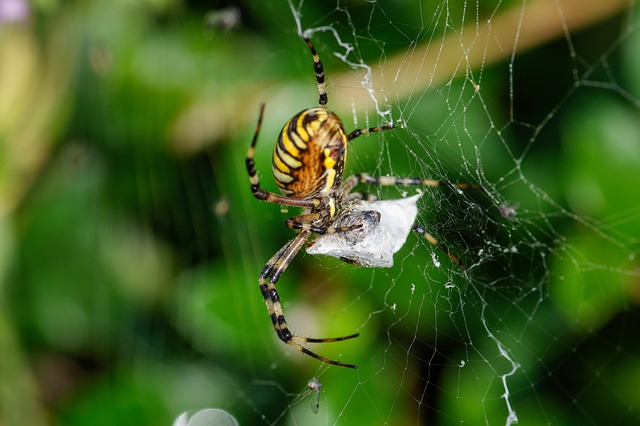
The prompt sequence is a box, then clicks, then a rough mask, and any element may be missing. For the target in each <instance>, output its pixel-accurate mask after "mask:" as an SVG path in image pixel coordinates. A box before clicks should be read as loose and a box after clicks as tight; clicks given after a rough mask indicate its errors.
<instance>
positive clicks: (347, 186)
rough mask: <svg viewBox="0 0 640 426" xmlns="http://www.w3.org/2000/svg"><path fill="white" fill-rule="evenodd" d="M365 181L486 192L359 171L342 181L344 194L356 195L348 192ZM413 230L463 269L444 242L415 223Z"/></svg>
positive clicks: (449, 184)
mask: <svg viewBox="0 0 640 426" xmlns="http://www.w3.org/2000/svg"><path fill="white" fill-rule="evenodd" d="M359 183H365V184H369V185H380V186H430V187H436V186H445V187H448V188H453V189H455V188H457V189H465V190H466V189H471V190H474V191H481V192H486V190H485V189H484V188H483V187H481V186H475V185H470V184H467V183H451V182H448V181H442V180H431V179H420V178H413V177H395V176H371V175H370V174H368V173H359V174H355V175H351V176H349V177H348V178H347V179H345V181H344V183H343V186H342V187H343V190H344V191H345V193H344V196H345V197H347V198H349V197H351V196H352V195H356V194H358V193H353V194H352V193H349V192H350V191H351V190H352V189H353V188H354V187H355V186H356V185H357V184H359ZM358 197H359V195H356V198H355V199H359V198H358ZM412 228H413V230H414V231H416V232H417V233H418V234H420V235H422V236H423V237H424V238H425V239H426V240H427V241H429V242H430V243H431V244H433V245H434V246H436V247H438V248H439V249H440V250H442V251H444V252H445V253H446V254H447V256H449V258H450V259H451V260H453V261H454V262H455V263H456V264H457V265H458V266H460V267H461V268H462V269H464V265H463V264H462V263H461V262H460V259H458V257H457V256H456V255H454V254H453V253H452V252H451V250H449V249H448V248H447V246H445V245H444V244H442V243H441V242H439V241H438V239H437V238H435V237H434V236H433V235H431V234H429V233H428V232H427V231H426V230H425V229H424V228H422V227H420V225H418V224H417V223H414V224H413V226H412Z"/></svg>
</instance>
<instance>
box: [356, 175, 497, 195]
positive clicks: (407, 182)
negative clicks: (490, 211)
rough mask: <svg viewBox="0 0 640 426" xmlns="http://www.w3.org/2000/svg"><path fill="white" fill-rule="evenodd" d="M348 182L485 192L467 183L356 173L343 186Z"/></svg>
mask: <svg viewBox="0 0 640 426" xmlns="http://www.w3.org/2000/svg"><path fill="white" fill-rule="evenodd" d="M347 182H349V183H350V184H351V185H352V188H353V186H355V185H357V184H358V183H366V184H369V185H380V186H431V187H436V186H445V187H447V188H452V189H455V188H458V189H471V190H474V191H481V192H486V189H484V188H483V187H481V186H476V185H470V184H468V183H452V182H448V181H446V180H432V179H421V178H414V177H395V176H371V175H370V174H368V173H358V174H355V175H352V176H349V178H347V179H346V180H345V185H346V184H347Z"/></svg>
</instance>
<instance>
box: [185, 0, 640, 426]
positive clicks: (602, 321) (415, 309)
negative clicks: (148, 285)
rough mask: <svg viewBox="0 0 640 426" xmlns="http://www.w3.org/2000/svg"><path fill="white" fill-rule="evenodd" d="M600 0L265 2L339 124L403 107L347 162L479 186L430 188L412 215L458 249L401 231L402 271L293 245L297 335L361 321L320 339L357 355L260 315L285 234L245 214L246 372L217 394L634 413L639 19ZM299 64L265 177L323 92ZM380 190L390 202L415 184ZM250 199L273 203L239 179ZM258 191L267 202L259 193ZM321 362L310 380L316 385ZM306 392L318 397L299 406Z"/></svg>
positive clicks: (402, 411) (306, 417)
mask: <svg viewBox="0 0 640 426" xmlns="http://www.w3.org/2000/svg"><path fill="white" fill-rule="evenodd" d="M601 3H605V2H599V1H588V2H576V1H569V0H566V1H565V0H563V1H560V0H557V1H551V0H549V1H545V0H538V1H524V0H518V1H509V2H507V1H503V2H501V1H495V2H482V3H481V2H474V1H464V2H450V1H447V0H443V1H439V2H428V3H427V2H420V1H415V0H414V1H408V2H346V3H345V2H340V1H338V2H337V4H335V5H331V6H326V5H316V4H311V2H304V1H294V0H292V1H291V2H290V3H289V5H288V6H289V14H288V15H286V14H282V11H286V10H287V9H286V8H281V7H279V6H275V5H261V6H260V7H261V8H265V13H266V14H267V15H268V16H275V15H276V14H278V13H279V18H278V19H279V22H280V23H281V26H282V29H283V32H284V33H285V34H286V35H287V37H289V38H290V39H291V40H292V41H291V44H290V46H293V47H292V48H291V49H287V52H286V58H287V60H288V61H290V62H289V64H294V65H292V67H294V68H295V69H296V71H299V72H300V74H302V75H307V74H308V75H309V76H312V74H311V65H310V64H311V62H310V56H309V54H308V52H307V51H305V49H306V46H304V43H302V42H301V41H300V40H299V37H298V34H300V33H301V32H303V31H305V32H306V34H307V35H309V36H310V38H312V40H313V42H314V44H315V47H316V49H317V50H318V52H319V54H320V56H321V58H322V60H323V62H324V63H325V71H326V74H327V84H328V93H329V104H328V107H329V108H330V109H331V110H333V111H335V112H336V113H338V114H339V115H340V116H341V117H342V120H343V122H344V124H345V128H346V129H347V131H350V130H352V129H355V128H360V127H367V126H373V125H378V124H389V123H394V124H396V125H397V126H398V129H397V130H395V131H393V132H385V133H384V134H379V135H371V136H368V137H363V138H358V139H357V140H355V141H353V142H352V143H351V145H350V147H349V149H350V151H349V158H348V160H347V170H346V173H345V175H348V174H349V173H356V172H363V171H366V172H369V173H371V174H372V175H378V176H385V175H393V176H416V177H423V178H429V179H436V180H446V181H450V182H463V183H471V184H474V185H480V186H482V187H484V188H485V189H486V193H482V192H478V191H472V190H469V191H462V190H453V189H449V188H426V189H423V191H424V192H425V195H424V196H423V197H422V198H421V200H420V202H419V203H418V207H419V210H420V212H419V215H418V221H419V222H420V224H421V225H422V226H424V227H425V229H427V230H428V232H430V233H431V234H432V235H434V236H436V237H437V238H438V239H439V240H440V241H441V242H443V243H444V244H445V245H446V246H447V247H448V248H449V249H450V250H451V251H452V252H453V253H455V254H456V255H457V256H459V258H460V259H461V263H462V265H464V266H463V267H460V266H458V265H456V264H454V263H453V262H452V261H451V260H450V259H449V258H448V257H447V256H446V254H445V253H444V252H443V251H441V250H438V249H436V248H434V247H433V246H431V245H430V244H429V243H428V242H426V241H424V240H422V239H420V238H419V237H418V236H414V235H410V236H409V239H408V241H407V243H406V244H405V246H404V248H403V249H402V250H401V251H400V252H399V253H397V254H396V255H395V265H394V266H393V267H392V268H390V269H364V268H354V267H352V266H348V265H344V264H342V263H340V262H337V261H334V260H332V259H325V258H322V257H316V256H310V255H302V254H300V255H299V258H298V259H296V261H295V262H294V264H293V265H292V266H291V268H290V269H289V270H288V271H287V272H286V273H285V274H284V275H283V277H282V279H281V280H280V283H279V288H280V289H281V290H280V291H281V296H282V297H283V299H284V309H285V312H286V314H287V318H288V320H289V322H290V324H291V326H292V328H293V329H294V330H295V331H296V332H297V333H298V334H301V335H305V336H314V337H324V336H340V335H347V334H351V333H354V332H359V333H360V334H361V336H360V337H359V338H358V339H356V340H354V341H349V342H342V343H331V344H325V345H320V346H317V347H314V348H313V349H314V350H316V351H317V352H318V353H320V354H322V355H324V356H327V357H329V358H332V359H339V360H340V361H343V362H348V363H355V364H358V365H359V366H360V368H359V369H358V370H357V371H351V370H347V369H341V368H338V367H332V366H327V365H323V364H320V363H319V362H317V361H316V360H313V359H310V358H309V357H303V356H301V355H300V354H298V353H297V352H295V351H293V350H291V348H288V347H286V345H283V344H281V343H280V342H278V341H277V339H276V338H275V336H274V335H273V333H271V334H269V333H268V332H267V330H268V329H269V327H270V324H269V321H268V317H267V315H266V311H265V309H264V306H263V303H262V300H261V299H260V297H259V292H258V288H257V274H258V271H259V270H260V267H261V266H262V264H263V263H264V262H266V260H267V259H268V258H269V257H270V256H271V255H272V253H273V252H275V250H276V249H277V248H278V247H279V246H280V245H281V244H284V242H285V241H286V238H288V237H290V231H288V230H284V231H283V232H282V234H277V235H278V237H277V239H278V241H276V242H274V245H273V247H271V246H269V248H268V249H267V248H266V246H265V248H255V247H256V246H255V245H256V244H258V243H259V241H261V240H263V239H264V238H269V236H274V235H276V233H275V232H276V231H271V230H267V229H264V228H261V226H263V225H260V224H254V225H251V224H249V225H248V230H247V233H246V234H244V235H241V236H239V240H240V241H242V240H243V239H244V240H245V242H244V243H242V242H241V243H240V244H241V245H242V244H244V251H243V252H244V253H245V256H246V259H245V263H244V264H243V267H242V273H241V275H242V278H243V279H246V281H247V283H248V284H247V287H246V288H240V289H234V290H232V292H233V293H234V295H233V297H234V299H235V300H238V301H240V300H245V302H244V303H245V304H244V305H242V306H241V307H237V308H235V309H236V312H235V314H237V315H238V316H240V317H242V318H243V321H245V325H246V326H250V327H251V329H252V330H253V332H252V333H251V335H250V336H246V337H244V338H243V342H242V344H240V345H237V346H236V347H235V349H236V350H237V351H238V352H240V353H243V354H245V355H243V357H245V359H246V364H248V365H249V366H250V367H249V376H250V379H251V380H249V381H248V382H244V383H243V382H242V379H237V376H238V375H233V374H231V375H230V377H229V381H231V382H234V383H235V385H234V387H235V388H236V389H237V392H238V393H237V397H236V398H235V399H232V400H229V399H227V400H226V403H227V406H226V407H224V408H226V409H228V410H229V411H230V412H232V413H233V414H234V415H235V416H236V417H237V418H239V419H240V421H241V423H242V422H243V420H244V422H245V423H264V424H274V423H277V424H397V425H401V424H402V425H404V424H491V425H493V424H507V425H509V424H514V423H519V424H602V423H604V422H607V423H612V424H629V423H632V422H634V421H635V422H638V420H639V419H640V400H639V399H638V396H637V383H638V378H640V369H639V366H640V363H639V362H638V361H639V356H638V352H637V349H638V348H637V346H638V343H637V342H638V339H637V337H634V335H635V336H637V331H635V330H636V327H637V325H638V323H639V322H640V315H639V314H640V311H639V309H638V306H637V305H638V294H640V293H639V287H638V283H639V277H640V272H639V269H638V260H637V258H636V253H637V251H638V235H639V234H638V232H639V231H640V209H638V200H640V191H639V190H638V189H637V185H636V182H637V178H638V177H639V176H638V175H639V172H638V170H640V167H639V166H640V143H639V142H638V141H640V126H639V125H638V122H639V121H638V113H639V111H640V97H639V95H638V93H640V92H639V87H638V83H637V75H638V71H639V69H638V68H639V63H638V60H637V53H634V52H637V51H638V50H637V49H638V45H639V44H640V33H639V32H638V27H637V16H638V11H637V7H636V5H635V3H634V2H632V1H630V2H625V1H609V2H606V4H601ZM274 19H275V18H274ZM634 49H635V50H634ZM283 57H284V54H283ZM307 80H308V81H307ZM307 80H304V81H305V85H304V86H302V85H301V86H300V92H299V93H303V94H304V95H300V96H298V97H297V99H296V102H297V103H295V105H294V104H292V103H291V104H287V101H284V100H283V98H284V97H285V95H286V94H287V92H286V90H283V91H282V93H280V94H275V95H273V96H271V95H270V100H269V102H268V104H267V116H266V118H265V121H266V122H273V124H268V123H265V129H263V134H262V136H261V138H262V139H261V141H260V144H261V145H262V146H261V147H260V148H259V153H258V157H257V162H258V163H259V165H258V168H259V169H261V171H262V172H261V173H262V177H263V181H268V168H267V167H268V164H269V163H268V161H269V160H268V158H269V152H270V150H271V149H272V141H273V140H275V136H274V135H276V134H277V131H278V129H279V127H278V126H280V125H281V123H283V122H284V121H285V120H286V119H287V118H288V116H290V115H292V114H293V113H295V112H297V111H298V110H301V109H303V108H306V107H308V106H313V105H315V102H316V101H315V98H316V97H317V95H316V94H315V93H314V86H313V83H310V82H309V81H311V80H310V78H309V79H307ZM289 94H291V93H290V92H289ZM307 94H308V96H307ZM261 95H262V96H265V95H264V93H262V94H261ZM280 95H281V96H280ZM289 102H291V101H289ZM257 105H258V103H257V102H256V104H255V110H256V111H257ZM288 106H291V108H290V109H288V110H286V109H285V108H287V107H288ZM270 109H272V110H273V114H269V111H270ZM287 115H288V116H287ZM271 126H273V127H271ZM243 149H246V148H243ZM242 151H243V150H242V149H240V150H239V153H240V154H239V157H238V158H239V161H238V164H240V166H238V167H240V168H241V165H242V163H241V161H242V160H241V156H242V155H243V154H242ZM238 173H239V175H240V176H241V175H242V170H240V169H239V172H238ZM270 184H271V183H270V182H269V183H268V185H270ZM369 190H370V191H371V192H372V193H374V194H376V195H378V196H380V198H383V199H390V198H400V197H405V196H409V195H412V194H415V193H416V190H415V189H410V188H399V189H395V188H384V189H378V188H373V187H372V188H369ZM244 203H245V204H244V205H243V206H242V208H246V209H254V208H258V209H261V208H264V207H262V206H260V207H255V204H256V203H257V201H255V200H253V199H251V197H250V194H249V193H248V191H247V196H246V199H245V200H244ZM268 209H271V210H274V209H275V210H277V207H274V206H269V207H266V208H265V210H260V211H265V212H266V211H268ZM291 213H292V212H289V214H288V215H289V216H291ZM270 214H272V213H270ZM294 214H295V213H294ZM282 218H284V215H283V216H282ZM279 219H280V218H279V217H278V216H277V215H275V214H274V215H273V216H269V218H268V220H269V222H270V223H271V224H270V225H268V226H269V227H271V226H272V224H279V223H280V222H279ZM264 220H267V219H264ZM273 226H275V225H273ZM287 232H289V234H287ZM281 235H282V236H286V237H281ZM280 238H282V239H280ZM271 249H273V251H272V252H269V250H271ZM229 269H231V265H229ZM247 297H248V299H243V298H247ZM246 300H249V302H246ZM194 321H197V318H194ZM236 356H237V355H236ZM234 377H235V378H234ZM313 377H317V378H318V380H319V382H321V383H322V388H321V391H319V392H320V393H319V395H320V396H319V398H318V394H314V395H312V394H311V393H310V392H309V389H308V386H307V384H308V382H309V380H311V379H312V378H313ZM311 397H313V398H315V399H316V400H319V410H318V413H317V414H315V413H313V412H312V411H313V410H310V409H309V404H308V403H306V402H305V403H301V401H302V400H303V399H307V398H309V399H311Z"/></svg>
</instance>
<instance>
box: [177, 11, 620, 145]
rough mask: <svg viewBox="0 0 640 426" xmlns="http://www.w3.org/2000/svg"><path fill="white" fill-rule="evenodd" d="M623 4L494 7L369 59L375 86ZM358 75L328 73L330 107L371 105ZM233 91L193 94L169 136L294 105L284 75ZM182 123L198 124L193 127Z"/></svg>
mask: <svg viewBox="0 0 640 426" xmlns="http://www.w3.org/2000/svg"><path fill="white" fill-rule="evenodd" d="M628 7H629V1H628V0H607V1H603V0H534V1H528V2H525V3H523V4H522V6H518V7H514V8H511V9H507V10H505V11H504V12H501V13H497V14H495V15H492V16H491V17H490V18H489V19H488V20H487V21H486V22H484V23H483V22H478V23H473V24H471V25H469V26H467V27H465V28H463V29H462V30H461V31H459V32H455V33H449V35H447V36H446V37H444V38H442V39H440V40H434V39H430V40H428V41H427V42H424V43H422V44H421V45H418V46H416V47H415V48H412V49H411V50H406V51H403V52H400V53H398V54H396V55H394V56H391V57H389V58H388V60H386V61H385V62H384V63H382V64H381V65H380V66H379V67H372V72H373V75H372V78H371V81H372V84H373V90H374V93H396V94H397V96H398V97H399V98H407V97H408V96H410V95H411V94H412V93H420V92H422V91H425V90H427V89H429V88H430V87H440V86H441V85H442V84H444V83H445V82H446V81H447V80H450V79H451V78H453V77H457V76H464V75H467V74H468V73H469V71H470V70H474V69H480V68H482V67H486V66H488V65H490V64H493V63H496V62H499V61H504V60H508V58H511V57H515V56H516V55H518V54H521V53H523V52H525V51H527V50H530V49H533V48H535V47H538V46H541V45H543V44H544V43H547V42H549V41H551V40H555V39H557V38H558V37H562V36H565V37H569V36H570V34H571V33H573V32H575V31H578V30H580V29H581V28H584V27H587V26H589V25H592V24H594V23H597V22H600V21H602V20H604V19H607V18H609V17H611V16H613V15H615V14H617V13H621V12H622V11H624V10H625V9H626V8H628ZM361 77H362V76H361V75H359V74H357V73H354V72H352V71H350V70H349V71H346V72H343V73H341V74H338V75H335V74H331V73H329V77H328V78H329V84H330V85H332V86H333V87H334V88H339V91H338V90H334V93H339V96H332V97H331V103H330V107H331V109H332V110H335V111H338V112H344V111H350V110H351V108H352V104H353V103H354V102H355V103H356V104H358V105H359V104H360V103H359V102H358V100H361V99H365V104H366V105H371V102H370V101H366V99H370V94H369V91H368V88H365V87H363V86H362V81H361ZM474 83H475V82H474ZM257 84H260V82H258V83H257ZM310 90H311V89H310ZM234 93H235V94H234V96H233V97H230V98H226V99H216V100H215V102H211V101H203V100H198V101H196V102H195V103H194V104H193V105H192V106H191V107H190V108H189V109H187V110H186V111H185V112H184V113H183V114H182V115H181V116H180V117H178V119H177V120H176V123H175V126H174V129H173V131H172V136H171V139H172V142H173V146H174V148H175V149H176V151H179V152H181V153H183V154H190V153H193V152H197V151H199V150H201V149H203V148H204V146H205V145H206V144H208V143H211V142H212V141H217V140H220V139H222V138H224V137H226V136H227V135H228V134H229V132H230V131H232V129H237V128H244V127H252V126H253V125H254V123H253V122H254V121H255V120H256V117H257V109H258V105H259V104H260V103H261V102H264V100H265V99H266V97H267V98H268V99H271V103H275V102H279V103H278V110H282V111H285V110H289V111H292V113H293V111H294V110H296V106H295V105H294V103H295V100H296V99H295V97H294V98H293V99H292V98H290V97H287V96H285V95H286V94H290V93H291V82H282V83H281V84H279V85H278V86H276V87H274V88H273V90H272V91H269V92H268V93H265V91H264V90H263V86H262V85H260V87H258V86H257V85H256V84H254V83H252V84H248V85H246V86H244V87H238V88H237V90H236V91H235V92H234ZM265 96H266V97H265ZM289 104H291V105H289ZM251 106H255V108H252V107H251ZM229 123H237V124H236V125H235V126H232V125H230V124H229ZM186 129H197V133H194V131H193V130H191V131H187V130H186Z"/></svg>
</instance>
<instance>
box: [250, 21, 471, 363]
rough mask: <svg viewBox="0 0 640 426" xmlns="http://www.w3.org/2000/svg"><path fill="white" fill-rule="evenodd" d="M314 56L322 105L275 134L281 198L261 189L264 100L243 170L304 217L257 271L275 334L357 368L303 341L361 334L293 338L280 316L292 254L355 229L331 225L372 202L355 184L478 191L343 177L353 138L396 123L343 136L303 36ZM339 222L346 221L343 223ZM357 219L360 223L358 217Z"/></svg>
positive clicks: (294, 220) (293, 222)
mask: <svg viewBox="0 0 640 426" xmlns="http://www.w3.org/2000/svg"><path fill="white" fill-rule="evenodd" d="M302 38H303V40H304V41H305V42H306V43H307V46H308V47H309V50H310V51H311V55H312V57H313V68H314V70H315V75H316V82H317V86H318V95H319V106H318V107H313V108H308V109H305V110H303V111H300V112H299V113H297V114H296V115H294V116H293V117H291V118H290V119H289V121H287V122H286V123H285V125H284V127H283V129H282V131H281V132H280V135H279V136H278V141H277V142H276V144H275V147H274V150H273V159H272V171H273V177H274V178H275V181H276V185H277V186H278V187H279V189H280V192H281V193H282V195H278V194H276V193H273V192H269V191H266V190H264V189H262V188H261V187H260V180H259V178H258V175H257V170H256V167H255V163H254V160H253V157H254V154H255V148H256V142H257V140H258V135H259V133H260V128H261V126H262V118H263V115H264V104H262V105H261V106H260V113H259V116H258V124H257V125H256V129H255V133H254V135H253V140H252V141H251V146H250V147H249V150H248V152H247V157H246V167H247V172H248V174H249V181H250V183H251V192H252V193H253V196H254V197H255V198H257V199H258V200H261V201H266V202H268V203H275V204H281V205H284V206H292V207H301V208H302V209H303V212H302V214H300V215H298V216H293V217H290V218H288V219H287V220H286V222H285V224H286V226H287V227H289V228H292V229H294V230H297V231H299V232H298V234H297V235H296V237H295V238H293V239H292V240H290V241H289V242H288V243H286V244H285V245H284V246H283V247H282V248H281V249H280V250H278V251H277V252H276V254H274V255H273V257H271V259H269V261H268V262H267V264H266V265H265V266H264V267H263V268H262V271H260V278H259V284H260V291H261V292H262V295H263V297H264V301H265V303H266V305H267V310H268V311H269V316H270V317H271V322H272V323H273V328H274V329H275V331H276V334H277V335H278V338H279V339H280V340H282V341H283V342H284V343H286V344H288V345H291V346H293V347H294V348H295V349H297V350H298V351H300V352H302V353H304V354H306V355H309V356H311V357H313V358H316V359H318V360H320V361H322V362H325V363H328V364H332V365H337V366H340V367H347V368H354V369H355V368H358V366H357V365H353V364H345V363H342V362H339V361H334V360H331V359H328V358H325V357H323V356H321V355H318V354H316V353H315V352H313V351H311V350H310V349H308V348H307V347H306V346H305V344H307V343H328V342H339V341H343V340H349V339H353V338H355V337H358V336H359V333H356V334H351V335H348V336H343V337H327V338H311V337H302V336H296V335H294V334H292V333H291V331H290V330H289V326H288V324H287V321H286V320H285V317H284V314H283V311H282V304H281V301H280V295H279V294H278V290H277V289H276V283H277V282H278V279H279V278H280V276H281V275H282V273H283V272H284V271H285V270H286V269H287V267H288V266H289V264H290V263H291V261H292V260H293V258H294V257H295V255H296V254H297V253H298V251H299V250H300V249H301V248H302V247H303V246H304V244H305V243H307V241H308V240H309V238H311V237H312V235H314V234H318V235H325V234H332V233H335V232H348V231H352V230H355V229H359V228H361V227H362V226H363V224H362V223H353V221H350V222H348V223H349V224H348V225H342V226H341V225H339V224H336V222H337V220H338V218H340V217H344V215H342V216H341V213H343V212H344V211H345V208H347V206H348V204H349V203H350V202H352V201H355V200H362V199H367V200H369V201H371V200H375V197H374V196H372V195H370V194H366V193H362V192H354V193H352V192H351V191H352V189H353V188H354V187H355V186H356V185H357V184H370V185H381V186H392V185H398V186H431V187H436V186H448V187H458V188H461V189H468V188H472V189H481V188H480V187H474V186H471V185H467V184H452V183H449V182H444V181H436V180H429V179H420V178H406V177H389V176H383V177H374V176H371V175H369V174H367V173H360V174H355V175H352V176H350V177H348V178H347V179H345V180H343V178H342V172H343V168H344V163H345V158H346V155H347V145H348V143H349V142H350V141H352V140H353V139H356V138H358V137H360V136H362V135H366V134H369V133H376V132H381V131H386V130H392V129H394V128H395V126H394V125H385V126H379V127H370V128H363V129H356V130H354V131H352V132H351V133H346V132H345V130H344V126H343V125H342V122H341V121H340V119H339V118H338V117H337V116H336V115H335V114H334V113H333V112H331V111H329V110H328V109H327V101H328V99H327V92H326V91H325V83H324V67H323V65H322V62H321V61H320V57H319V56H318V53H317V52H316V50H315V48H314V47H313V44H312V43H311V40H310V39H309V38H308V37H307V36H306V35H305V34H303V35H302ZM343 222H344V221H343ZM355 222H357V221H355ZM413 230H414V231H416V232H418V233H419V234H421V235H422V236H423V237H424V238H425V239H426V240H427V241H429V242H430V243H431V244H433V245H434V246H436V247H438V248H440V249H441V250H443V251H444V252H445V253H447V255H448V256H449V257H450V258H451V259H452V260H453V261H454V262H455V263H457V264H460V262H459V261H458V259H457V257H456V256H454V255H453V254H452V253H451V252H450V251H449V249H447V247H445V246H444V245H443V244H441V243H440V242H439V241H438V240H437V239H436V238H435V237H433V236H432V235H431V234H429V233H428V232H426V231H425V230H424V229H423V228H421V227H420V226H418V225H417V224H415V225H413Z"/></svg>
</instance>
